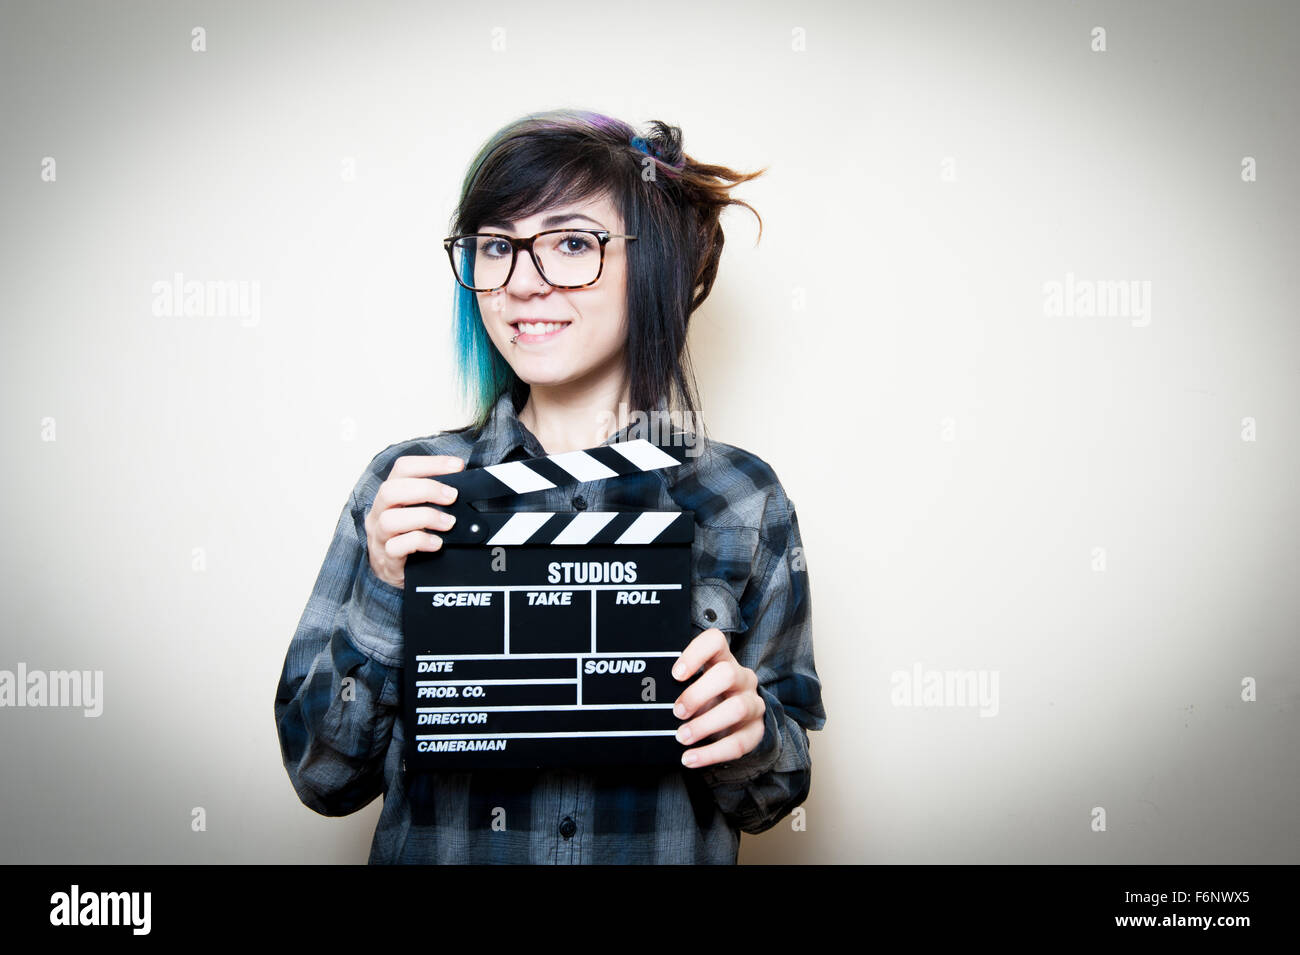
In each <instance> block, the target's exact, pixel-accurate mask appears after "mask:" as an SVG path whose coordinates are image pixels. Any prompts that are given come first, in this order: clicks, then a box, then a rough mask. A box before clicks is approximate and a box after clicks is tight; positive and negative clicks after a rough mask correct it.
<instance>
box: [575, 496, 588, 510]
mask: <svg viewBox="0 0 1300 955" xmlns="http://www.w3.org/2000/svg"><path fill="white" fill-rule="evenodd" d="M573 506H574V507H576V508H577V509H578V510H580V511H585V510H586V509H587V499H586V498H585V497H583V496H582V495H581V494H579V495H578V496H577V497H575V498H574V499H573Z"/></svg>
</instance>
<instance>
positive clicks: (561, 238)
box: [554, 232, 596, 255]
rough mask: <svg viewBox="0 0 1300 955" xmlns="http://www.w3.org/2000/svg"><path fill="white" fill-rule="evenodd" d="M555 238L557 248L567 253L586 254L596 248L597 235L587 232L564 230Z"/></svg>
mask: <svg viewBox="0 0 1300 955" xmlns="http://www.w3.org/2000/svg"><path fill="white" fill-rule="evenodd" d="M554 238H555V240H556V241H555V249H556V250H557V251H559V252H563V253H564V254H565V255H586V254H587V253H588V252H594V251H595V250H596V237H595V236H593V235H590V234H588V233H586V232H562V233H559V234H557V235H556V236H555V237H554Z"/></svg>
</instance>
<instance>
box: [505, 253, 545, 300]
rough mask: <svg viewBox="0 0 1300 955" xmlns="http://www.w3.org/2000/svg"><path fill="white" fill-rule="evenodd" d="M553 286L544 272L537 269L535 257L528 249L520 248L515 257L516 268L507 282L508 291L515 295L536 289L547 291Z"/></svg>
mask: <svg viewBox="0 0 1300 955" xmlns="http://www.w3.org/2000/svg"><path fill="white" fill-rule="evenodd" d="M550 287H551V285H550V283H549V282H547V281H546V279H544V278H542V273H541V272H539V271H538V270H537V265H536V264H535V263H534V262H533V257H532V256H531V255H529V254H528V251H527V250H526V249H520V250H519V253H518V255H517V256H516V257H515V270H514V272H513V273H512V274H511V276H510V281H509V282H507V283H506V291H507V292H510V293H511V294H514V295H528V294H531V293H533V292H536V291H539V290H541V291H545V290H547V289H549V288H550Z"/></svg>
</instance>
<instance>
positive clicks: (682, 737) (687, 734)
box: [677, 726, 691, 743]
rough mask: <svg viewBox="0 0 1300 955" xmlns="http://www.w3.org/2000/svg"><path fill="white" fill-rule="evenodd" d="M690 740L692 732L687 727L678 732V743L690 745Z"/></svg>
mask: <svg viewBox="0 0 1300 955" xmlns="http://www.w3.org/2000/svg"><path fill="white" fill-rule="evenodd" d="M690 740H691V731H690V730H688V729H687V728H686V727H685V726H683V727H682V728H681V729H679V730H678V731H677V742H679V743H689V742H690Z"/></svg>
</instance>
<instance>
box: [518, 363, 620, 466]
mask: <svg viewBox="0 0 1300 955" xmlns="http://www.w3.org/2000/svg"><path fill="white" fill-rule="evenodd" d="M630 403H631V398H630V388H629V386H628V383H627V382H626V381H625V380H624V379H623V378H622V377H621V376H620V377H619V378H618V379H613V380H609V381H606V382H602V383H601V384H599V385H595V386H586V387H572V386H563V385H561V386H558V387H549V386H540V385H533V386H532V387H531V388H530V389H529V392H528V401H527V402H526V403H525V404H524V407H523V409H522V410H521V411H520V412H519V421H520V422H521V423H522V424H523V426H524V427H525V428H527V429H528V430H529V431H531V432H532V433H533V434H534V435H536V437H537V440H538V441H540V442H541V444H542V449H543V450H544V451H545V452H546V453H547V454H560V453H562V452H564V451H580V450H583V449H585V448H594V447H596V446H597V445H598V444H600V443H601V442H602V441H604V440H605V439H606V438H608V437H609V436H610V435H612V434H615V433H616V432H618V431H620V430H622V429H623V428H625V427H627V425H628V423H629V417H630V416H629V414H628V410H629V409H628V406H629V404H630Z"/></svg>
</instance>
